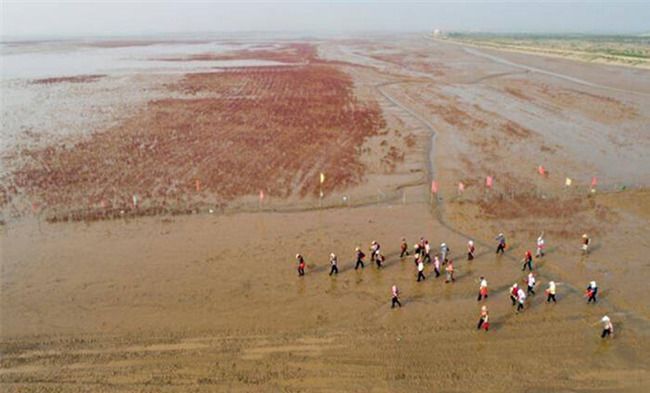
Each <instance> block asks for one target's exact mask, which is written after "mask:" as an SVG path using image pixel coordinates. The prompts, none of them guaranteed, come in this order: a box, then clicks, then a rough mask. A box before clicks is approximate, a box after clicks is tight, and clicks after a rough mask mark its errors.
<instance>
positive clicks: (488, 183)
mask: <svg viewBox="0 0 650 393" xmlns="http://www.w3.org/2000/svg"><path fill="white" fill-rule="evenodd" d="M493 183H494V178H493V177H492V176H488V177H486V178H485V186H486V187H487V188H492V184H493Z"/></svg>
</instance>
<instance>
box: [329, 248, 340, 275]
mask: <svg viewBox="0 0 650 393" xmlns="http://www.w3.org/2000/svg"><path fill="white" fill-rule="evenodd" d="M330 265H331V266H332V267H331V268H330V276H331V275H332V274H336V275H338V274H339V268H338V266H337V265H338V258H337V257H336V255H335V254H334V253H331V254H330Z"/></svg>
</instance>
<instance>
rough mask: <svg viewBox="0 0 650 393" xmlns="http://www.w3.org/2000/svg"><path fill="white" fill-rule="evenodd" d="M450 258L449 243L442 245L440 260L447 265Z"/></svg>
mask: <svg viewBox="0 0 650 393" xmlns="http://www.w3.org/2000/svg"><path fill="white" fill-rule="evenodd" d="M448 256H449V247H447V243H442V244H440V259H441V260H442V263H447V257H448Z"/></svg>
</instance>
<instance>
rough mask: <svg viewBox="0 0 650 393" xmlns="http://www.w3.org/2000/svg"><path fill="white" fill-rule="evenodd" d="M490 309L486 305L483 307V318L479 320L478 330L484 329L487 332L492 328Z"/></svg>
mask: <svg viewBox="0 0 650 393" xmlns="http://www.w3.org/2000/svg"><path fill="white" fill-rule="evenodd" d="M488 318H489V316H488V308H487V306H486V305H483V306H482V307H481V316H480V317H479V319H478V324H477V325H476V330H480V329H481V328H483V329H484V330H485V331H486V332H487V331H488V329H489V328H490V322H489V321H488Z"/></svg>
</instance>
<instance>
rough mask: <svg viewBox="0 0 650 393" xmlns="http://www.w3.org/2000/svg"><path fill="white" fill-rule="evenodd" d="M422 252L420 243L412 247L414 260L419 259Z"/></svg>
mask: <svg viewBox="0 0 650 393" xmlns="http://www.w3.org/2000/svg"><path fill="white" fill-rule="evenodd" d="M421 252H422V247H420V243H415V244H414V245H413V255H415V256H416V257H415V259H417V258H419V255H420V253H421Z"/></svg>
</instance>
